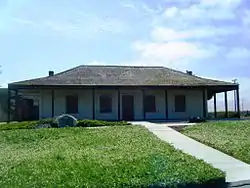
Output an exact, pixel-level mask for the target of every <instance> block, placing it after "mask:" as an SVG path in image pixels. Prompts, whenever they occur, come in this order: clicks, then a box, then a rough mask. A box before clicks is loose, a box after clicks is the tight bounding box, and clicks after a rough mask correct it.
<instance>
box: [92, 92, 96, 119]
mask: <svg viewBox="0 0 250 188" xmlns="http://www.w3.org/2000/svg"><path fill="white" fill-rule="evenodd" d="M92 109H93V112H92V113H93V120H94V119H95V88H93V89H92Z"/></svg>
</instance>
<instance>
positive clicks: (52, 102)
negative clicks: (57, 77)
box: [51, 90, 55, 118]
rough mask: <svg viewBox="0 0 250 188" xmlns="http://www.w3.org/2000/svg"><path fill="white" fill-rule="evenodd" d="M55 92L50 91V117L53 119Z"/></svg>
mask: <svg viewBox="0 0 250 188" xmlns="http://www.w3.org/2000/svg"><path fill="white" fill-rule="evenodd" d="M54 103H55V92H54V90H52V91H51V117H52V118H54V116H55V112H54V111H55V104H54Z"/></svg>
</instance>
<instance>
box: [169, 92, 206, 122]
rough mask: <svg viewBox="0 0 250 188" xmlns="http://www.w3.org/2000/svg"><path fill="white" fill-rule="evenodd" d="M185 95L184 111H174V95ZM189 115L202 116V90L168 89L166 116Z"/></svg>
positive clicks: (170, 117)
mask: <svg viewBox="0 0 250 188" xmlns="http://www.w3.org/2000/svg"><path fill="white" fill-rule="evenodd" d="M176 95H185V96H186V112H175V104H174V101H175V96H176ZM191 116H200V117H203V92H202V90H168V118H169V119H188V118H189V117H191Z"/></svg>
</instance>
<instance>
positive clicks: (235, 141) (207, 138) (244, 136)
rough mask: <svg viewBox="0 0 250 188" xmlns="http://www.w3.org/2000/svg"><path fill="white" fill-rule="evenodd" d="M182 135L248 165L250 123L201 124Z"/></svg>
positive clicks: (185, 130) (186, 129) (220, 122)
mask: <svg viewBox="0 0 250 188" xmlns="http://www.w3.org/2000/svg"><path fill="white" fill-rule="evenodd" d="M182 133H184V134H185V135H187V136H189V137H191V138H194V139H195V140H198V141H200V142H202V143H204V144H206V145H209V146H211V147H213V148H216V149H218V150H221V151H222V152H224V153H227V154H229V155H231V156H233V157H235V158H238V159H240V160H242V161H245V162H246V163H249V164H250V136H249V135H250V121H218V122H209V123H203V124H200V125H197V126H189V127H186V128H184V129H183V130H182Z"/></svg>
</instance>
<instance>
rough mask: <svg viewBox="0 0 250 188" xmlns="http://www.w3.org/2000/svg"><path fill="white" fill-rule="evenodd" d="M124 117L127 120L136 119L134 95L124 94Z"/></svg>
mask: <svg viewBox="0 0 250 188" xmlns="http://www.w3.org/2000/svg"><path fill="white" fill-rule="evenodd" d="M122 119H123V120H125V121H131V120H134V96H133V95H123V96H122Z"/></svg>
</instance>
